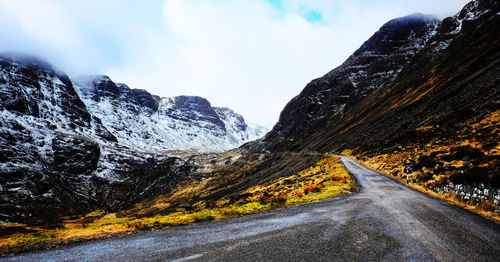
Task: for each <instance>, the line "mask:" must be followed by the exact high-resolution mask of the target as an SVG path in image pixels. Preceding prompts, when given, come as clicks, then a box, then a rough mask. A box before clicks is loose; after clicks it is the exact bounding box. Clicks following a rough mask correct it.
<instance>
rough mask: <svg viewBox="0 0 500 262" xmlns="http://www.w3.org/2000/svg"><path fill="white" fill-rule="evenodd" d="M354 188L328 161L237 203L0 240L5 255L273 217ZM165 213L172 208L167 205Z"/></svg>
mask: <svg viewBox="0 0 500 262" xmlns="http://www.w3.org/2000/svg"><path fill="white" fill-rule="evenodd" d="M355 187H356V185H355V182H354V181H353V180H352V179H351V177H350V175H349V173H348V172H347V170H346V169H345V168H344V167H343V166H342V164H341V162H340V159H339V158H338V157H329V156H327V155H324V156H323V157H322V159H321V160H320V161H319V162H317V163H316V164H315V165H314V166H311V167H309V168H306V169H304V170H302V171H300V172H297V173H294V174H292V175H290V176H287V177H280V178H277V179H274V180H271V181H268V182H266V183H263V184H259V185H256V186H253V187H250V188H248V189H247V190H246V191H245V192H243V193H241V194H240V195H239V197H238V198H236V199H237V200H234V199H235V198H234V197H233V198H231V199H229V198H221V199H219V201H217V202H215V203H213V204H211V206H207V205H206V203H205V202H204V201H203V200H201V201H200V202H199V203H197V204H195V205H194V209H193V210H191V211H183V210H182V209H176V210H175V211H174V212H171V213H168V214H156V215H154V216H142V215H140V216H138V217H136V216H134V215H132V214H131V213H130V212H124V213H123V214H127V216H123V214H118V213H110V214H106V213H105V212H104V211H95V212H92V213H90V214H87V215H86V216H83V217H78V218H72V219H69V218H68V219H66V220H64V222H63V223H62V224H61V225H59V226H58V227H57V228H52V229H50V228H43V227H36V226H28V225H22V224H12V225H7V226H1V227H0V230H1V231H0V232H1V233H2V234H3V236H0V254H2V255H5V254H7V253H12V252H20V251H25V250H32V249H38V248H47V247H55V246H58V245H60V244H67V243H72V242H80V241H85V240H89V239H99V238H106V237H109V236H112V235H119V234H124V233H128V232H133V231H138V230H148V229H161V228H165V227H170V226H178V225H186V224H190V223H194V222H199V221H207V220H219V219H224V218H229V217H236V216H241V215H245V214H251V213H256V212H261V211H268V210H272V209H276V208H281V207H286V206H293V205H297V204H301V203H306V202H311V201H315V200H320V199H324V198H328V197H335V196H338V195H340V194H343V193H347V192H350V191H353V190H354V189H355ZM164 207H165V208H167V207H170V205H169V204H168V203H164ZM155 208H160V205H159V203H156V205H155ZM137 210H138V209H136V211H137Z"/></svg>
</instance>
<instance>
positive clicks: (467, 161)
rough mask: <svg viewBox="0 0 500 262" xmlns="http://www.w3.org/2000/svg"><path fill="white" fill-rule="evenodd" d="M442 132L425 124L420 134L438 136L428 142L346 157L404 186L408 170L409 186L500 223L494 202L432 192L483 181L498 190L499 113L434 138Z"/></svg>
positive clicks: (351, 153)
mask: <svg viewBox="0 0 500 262" xmlns="http://www.w3.org/2000/svg"><path fill="white" fill-rule="evenodd" d="M439 129H440V127H439V126H422V127H419V128H417V129H416V130H415V131H416V133H417V134H418V135H419V136H423V137H426V136H433V137H434V138H433V139H431V140H430V141H429V142H428V143H426V144H421V143H415V144H408V145H406V146H399V147H398V148H397V149H396V150H393V151H391V152H388V153H372V154H370V155H369V156H366V155H363V154H356V153H353V152H354V151H353V150H345V151H344V152H343V153H344V154H346V155H351V156H353V157H355V158H356V159H357V160H359V161H361V162H362V163H363V164H365V165H366V166H368V167H370V168H373V169H376V170H378V171H380V172H382V173H384V174H387V175H389V176H391V177H393V178H396V179H399V180H400V181H402V182H404V183H406V173H405V172H404V169H405V167H408V166H410V167H411V172H410V173H409V181H410V182H409V186H411V187H413V188H416V189H418V190H420V191H422V192H425V193H428V194H431V195H433V196H436V197H439V198H441V199H444V200H446V201H449V202H451V203H453V204H455V205H457V206H460V207H463V208H465V209H468V210H470V211H473V212H476V213H478V214H481V215H483V216H485V217H489V218H491V219H494V220H497V221H500V212H498V211H495V206H494V205H493V203H492V202H491V201H490V200H483V201H481V202H474V201H462V200H461V199H459V197H457V196H455V195H453V194H451V193H448V194H444V193H439V192H435V191H433V190H432V189H433V188H435V187H440V186H443V185H446V184H448V183H449V182H453V183H455V184H457V183H458V184H460V183H464V184H469V183H473V182H478V181H479V182H480V183H484V184H486V185H493V186H495V187H498V185H499V181H498V179H499V177H498V170H499V166H500V144H499V142H498V137H499V135H500V134H499V131H500V110H497V111H494V112H492V113H490V114H488V115H486V116H485V117H483V118H480V119H477V120H476V121H470V122H467V123H464V124H463V128H462V129H460V130H459V131H456V133H455V134H449V135H450V136H449V137H448V138H447V139H441V138H440V137H437V136H436V135H435V134H439Z"/></svg>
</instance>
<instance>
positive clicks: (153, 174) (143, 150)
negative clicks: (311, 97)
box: [0, 54, 265, 221]
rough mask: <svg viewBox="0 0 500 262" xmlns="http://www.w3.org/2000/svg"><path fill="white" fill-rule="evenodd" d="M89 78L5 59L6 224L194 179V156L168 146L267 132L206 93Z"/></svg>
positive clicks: (0, 95)
mask: <svg viewBox="0 0 500 262" xmlns="http://www.w3.org/2000/svg"><path fill="white" fill-rule="evenodd" d="M86 79H87V81H86V82H85V81H79V82H75V83H78V84H77V85H75V84H73V82H72V81H71V80H70V79H69V77H68V76H67V75H65V74H64V73H63V72H60V71H58V70H56V69H54V68H53V67H52V66H51V65H49V64H48V63H46V62H44V61H42V60H40V59H37V58H34V57H31V56H26V55H19V54H3V55H1V56H0V191H1V196H0V207H1V210H2V211H1V212H0V220H17V221H26V220H32V219H40V218H43V219H48V220H50V219H51V218H54V217H60V216H62V215H70V214H81V213H84V212H88V211H91V210H95V209H98V208H101V209H114V210H116V209H119V208H121V207H123V206H126V205H128V204H132V203H134V201H135V199H139V198H143V197H147V196H148V195H152V194H156V193H158V192H162V191H168V190H169V189H170V188H171V187H173V186H174V185H175V184H176V183H177V181H178V178H180V177H182V176H183V174H185V175H187V171H188V170H190V169H189V166H190V164H189V159H190V156H188V155H186V154H183V153H179V152H177V153H175V152H165V150H173V149H176V150H182V149H188V148H190V149H191V148H194V149H197V150H200V151H216V150H222V149H228V148H231V147H235V146H238V145H240V144H241V143H243V142H246V141H248V140H250V139H253V138H256V137H258V136H259V135H262V134H263V132H265V130H264V129H255V128H252V127H249V126H248V125H247V124H246V123H245V122H244V120H243V118H242V117H241V116H240V115H238V114H236V113H235V112H233V111H232V110H230V109H227V108H225V109H222V108H212V107H211V106H210V103H209V102H208V101H207V100H206V99H203V98H199V97H175V98H159V97H157V96H153V95H151V94H149V93H148V92H146V91H144V90H135V89H130V88H128V87H127V86H125V85H123V84H115V83H113V82H112V81H111V80H109V78H108V77H105V76H95V77H87V78H86ZM174 175H175V177H173V176H174Z"/></svg>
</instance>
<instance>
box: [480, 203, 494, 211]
mask: <svg viewBox="0 0 500 262" xmlns="http://www.w3.org/2000/svg"><path fill="white" fill-rule="evenodd" d="M478 208H480V209H482V210H484V211H495V205H494V204H493V203H492V202H491V201H489V200H483V201H481V203H480V204H479V206H478Z"/></svg>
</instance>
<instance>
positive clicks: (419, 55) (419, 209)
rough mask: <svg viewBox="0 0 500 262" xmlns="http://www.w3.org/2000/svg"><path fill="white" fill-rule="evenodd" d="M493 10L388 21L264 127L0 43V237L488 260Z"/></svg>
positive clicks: (498, 28) (229, 252)
mask: <svg viewBox="0 0 500 262" xmlns="http://www.w3.org/2000/svg"><path fill="white" fill-rule="evenodd" d="M499 14H500V3H499V2H498V1H495V0H474V1H471V2H469V3H468V4H466V5H465V6H464V7H463V9H462V10H461V11H459V12H458V13H456V14H455V15H453V16H450V17H446V18H444V19H437V18H435V17H433V16H429V15H424V14H419V13H417V14H411V15H408V16H404V17H400V18H395V19H392V20H390V21H388V22H387V23H385V24H384V25H383V26H382V27H380V29H379V30H378V31H377V32H375V33H374V34H373V35H372V36H371V37H370V38H369V39H368V40H366V41H365V42H364V43H363V44H362V45H361V46H360V47H359V48H358V49H357V50H356V51H355V52H354V53H353V54H352V55H351V56H349V57H348V59H347V60H346V61H345V62H344V63H342V64H341V65H340V66H338V67H336V68H334V69H332V70H331V71H329V72H328V73H326V74H325V75H323V76H322V77H319V78H316V79H314V80H312V81H311V82H309V83H308V84H307V85H306V86H305V87H304V89H303V90H302V91H301V92H300V93H299V94H298V95H297V96H295V97H294V98H293V99H291V100H290V101H289V102H288V104H287V105H286V106H285V107H284V108H283V110H282V111H281V114H280V117H279V120H278V122H277V123H276V124H275V125H274V127H273V128H272V130H270V131H268V130H267V129H266V128H264V127H262V126H258V125H250V124H248V123H246V122H245V120H244V119H243V117H242V116H241V115H239V114H238V113H236V112H234V111H233V110H231V109H229V108H226V107H215V106H212V104H211V103H210V102H209V101H208V100H207V99H205V98H202V97H197V96H177V97H171V98H166V97H159V96H155V95H153V94H150V93H149V92H148V91H145V90H139V89H133V88H130V87H128V86H127V85H125V84H122V83H115V82H114V81H113V80H111V79H110V78H109V77H108V76H104V75H90V76H82V77H78V78H70V77H68V76H67V75H66V74H65V73H64V72H62V71H60V70H57V69H55V68H54V67H52V66H51V65H49V64H48V63H46V62H44V61H42V60H40V59H38V58H35V57H32V56H28V55H22V54H9V53H6V54H3V55H0V120H1V121H0V191H1V193H2V194H1V196H0V206H1V208H2V210H1V211H0V222H1V224H0V254H2V255H3V256H8V255H12V254H15V253H20V252H24V253H21V254H19V255H17V256H16V255H14V256H12V257H6V258H4V260H6V261H9V260H32V261H33V260H51V259H52V260H54V259H55V260H77V259H78V257H77V254H85V256H86V257H88V259H89V260H110V259H116V260H125V261H126V260H130V261H133V260H174V261H175V260H177V259H178V260H179V261H185V260H200V261H201V260H273V259H275V258H280V259H281V260H318V261H321V260H327V261H329V260H332V259H333V260H340V261H352V260H355V261H366V260H370V261H379V260H386V261H394V260H411V261H413V260H417V261H420V260H422V261H429V260H437V261H447V260H452V261H471V260H473V261H494V260H497V258H498V257H499V256H500V249H499V246H500V227H499V223H498V222H499V221H500V140H499V137H500V133H499V132H500V52H499V50H500V15H499ZM263 211H266V212H263ZM150 231H153V232H150ZM108 238H109V239H108ZM189 238H193V240H192V241H191V242H189V241H188V240H187V239H189ZM90 240H97V241H90ZM102 247H104V248H102ZM43 249H50V250H48V251H40V252H36V250H43Z"/></svg>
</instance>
